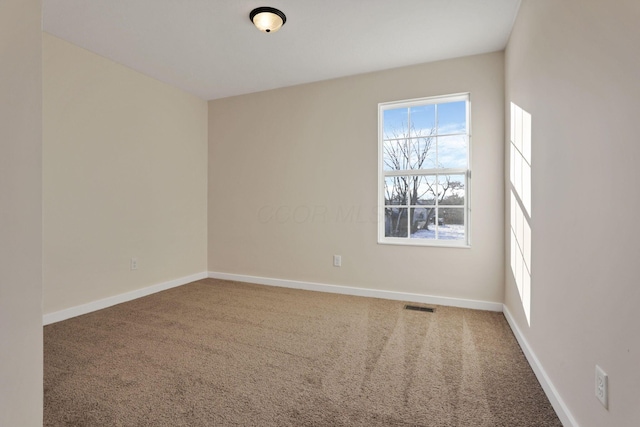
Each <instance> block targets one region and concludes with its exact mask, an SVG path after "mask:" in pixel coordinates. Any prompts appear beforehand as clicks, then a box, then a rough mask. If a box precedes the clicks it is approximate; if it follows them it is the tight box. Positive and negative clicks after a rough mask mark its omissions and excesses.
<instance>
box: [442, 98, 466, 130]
mask: <svg viewBox="0 0 640 427" xmlns="http://www.w3.org/2000/svg"><path fill="white" fill-rule="evenodd" d="M466 130H467V103H466V102H465V101H458V102H448V103H446V104H438V134H439V135H442V134H449V133H465V132H466Z"/></svg>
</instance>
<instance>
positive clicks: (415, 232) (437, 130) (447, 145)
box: [378, 94, 471, 247]
mask: <svg viewBox="0 0 640 427" xmlns="http://www.w3.org/2000/svg"><path fill="white" fill-rule="evenodd" d="M469 110H470V109H469V94H461V95H451V96H444V97H434V98H423V99H417V100H411V101H400V102H391V103H384V104H380V105H379V106H378V127H379V129H378V135H379V136H378V153H379V183H378V190H379V196H378V197H379V215H380V216H379V217H380V221H379V226H378V242H379V243H392V244H404V245H432V246H460V247H467V246H469V187H470V185H469V181H470V177H471V173H470V168H469V164H470V161H469V147H470V120H469Z"/></svg>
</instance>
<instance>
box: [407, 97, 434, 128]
mask: <svg viewBox="0 0 640 427" xmlns="http://www.w3.org/2000/svg"><path fill="white" fill-rule="evenodd" d="M409 112H410V115H411V116H410V117H411V136H427V135H432V134H434V133H435V131H436V106H435V104H431V105H421V106H419V107H411V108H410V109H409Z"/></svg>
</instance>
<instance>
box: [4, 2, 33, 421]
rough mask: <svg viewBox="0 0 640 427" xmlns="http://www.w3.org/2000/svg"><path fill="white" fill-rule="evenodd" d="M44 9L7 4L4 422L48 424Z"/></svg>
mask: <svg viewBox="0 0 640 427" xmlns="http://www.w3.org/2000/svg"><path fill="white" fill-rule="evenodd" d="M40 10H41V2H40V1H39V0H6V1H3V2H1V3H0V53H1V57H2V65H1V66H0V426H24V427H35V426H42V267H41V265H42V225H41V224H42V173H41V170H42V169H41V167H42V107H41V102H42V94H41V90H42V84H41V81H42V80H41V79H42V66H41V58H42V57H41V52H42V44H41V39H40V34H41V33H40V31H41V26H40V16H41V13H40Z"/></svg>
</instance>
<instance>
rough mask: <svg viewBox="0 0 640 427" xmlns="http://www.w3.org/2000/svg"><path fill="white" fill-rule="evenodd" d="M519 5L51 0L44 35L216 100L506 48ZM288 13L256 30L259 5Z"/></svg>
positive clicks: (485, 1) (415, 0)
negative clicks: (270, 28) (271, 29)
mask: <svg viewBox="0 0 640 427" xmlns="http://www.w3.org/2000/svg"><path fill="white" fill-rule="evenodd" d="M519 4H520V0H316V1H311V0H43V14H44V16H43V21H44V22H43V26H44V30H45V31H46V32H48V33H50V34H53V35H54V36H57V37H60V38H62V39H64V40H67V41H69V42H71V43H74V44H76V45H78V46H81V47H83V48H85V49H88V50H90V51H92V52H95V53H97V54H99V55H102V56H104V57H107V58H110V59H112V60H114V61H116V62H119V63H121V64H124V65H126V66H128V67H130V68H133V69H135V70H137V71H140V72H142V73H144V74H146V75H149V76H151V77H154V78H156V79H158V80H161V81H164V82H166V83H169V84H171V85H173V86H176V87H178V88H181V89H183V90H185V91H188V92H191V93H193V94H195V95H198V96H199V97H201V98H203V99H207V100H208V99H215V98H222V97H227V96H232V95H239V94H244V93H251V92H257V91H262V90H267V89H274V88H278V87H285V86H292V85H296V84H301V83H308V82H313V81H319V80H325V79H330V78H335V77H342V76H347V75H353V74H359V73H365V72H370V71H377V70H383V69H388V68H395V67H400V66H405V65H412V64H419V63H424V62H431V61H436V60H440V59H447V58H454V57H459V56H466V55H473V54H479V53H485V52H492V51H497V50H501V49H503V48H504V47H505V45H506V43H507V39H508V37H509V34H510V32H511V27H512V25H513V21H514V19H515V16H516V13H517V10H518V7H519ZM259 6H272V7H276V8H278V9H280V10H282V11H283V12H284V13H285V14H286V15H287V23H286V24H285V26H284V27H282V28H281V29H280V31H278V32H277V33H273V34H265V33H262V32H260V31H258V30H257V29H256V28H255V27H253V24H252V23H251V21H250V20H249V12H250V11H251V10H252V9H254V8H255V7H259Z"/></svg>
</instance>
